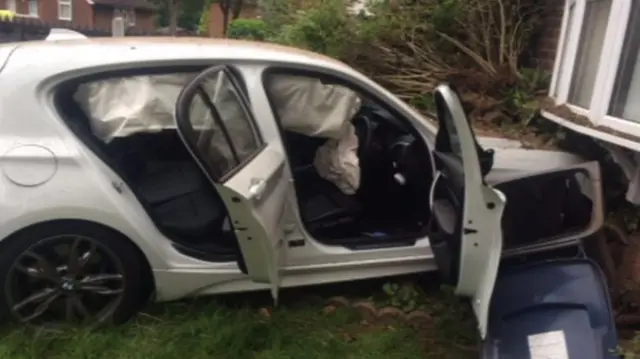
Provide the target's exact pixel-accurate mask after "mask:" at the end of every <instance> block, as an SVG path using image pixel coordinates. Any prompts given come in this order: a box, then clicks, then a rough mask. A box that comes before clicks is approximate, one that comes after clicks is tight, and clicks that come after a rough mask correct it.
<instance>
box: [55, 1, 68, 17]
mask: <svg viewBox="0 0 640 359" xmlns="http://www.w3.org/2000/svg"><path fill="white" fill-rule="evenodd" d="M58 11H59V13H58V17H59V18H60V19H71V5H69V4H65V3H63V2H60V6H59V7H58Z"/></svg>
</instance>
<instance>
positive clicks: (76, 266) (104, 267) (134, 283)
mask: <svg viewBox="0 0 640 359" xmlns="http://www.w3.org/2000/svg"><path fill="white" fill-rule="evenodd" d="M143 273H144V272H143V271H142V267H141V260H140V256H139V254H138V252H137V249H136V248H135V247H134V245H133V244H132V243H131V242H129V240H128V239H127V238H124V237H123V236H122V235H120V234H119V233H117V232H115V231H112V230H109V229H107V228H104V227H101V226H98V225H94V224H90V223H86V222H52V223H44V224H41V225H37V226H35V227H31V228H28V229H26V230H23V231H21V232H19V233H17V234H16V235H14V236H12V237H11V238H8V239H7V242H5V243H0V285H2V287H1V288H2V289H3V291H2V294H1V295H0V312H2V311H4V312H5V313H6V314H9V315H10V316H11V317H13V318H14V319H15V320H16V321H18V322H20V323H24V324H29V325H35V326H44V327H50V326H55V327H58V326H69V325H101V324H109V323H117V322H122V321H125V320H126V319H128V318H129V317H131V316H132V315H133V314H135V312H136V310H137V309H138V308H139V305H140V303H141V300H142V299H143V295H144V293H143V291H142V290H141V288H143V286H142V285H141V284H142V280H144V278H142V275H143Z"/></svg>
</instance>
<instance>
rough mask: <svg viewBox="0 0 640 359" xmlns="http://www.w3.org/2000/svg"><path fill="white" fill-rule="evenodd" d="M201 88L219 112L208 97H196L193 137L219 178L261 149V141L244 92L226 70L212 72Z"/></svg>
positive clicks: (191, 113)
mask: <svg viewBox="0 0 640 359" xmlns="http://www.w3.org/2000/svg"><path fill="white" fill-rule="evenodd" d="M201 87H202V89H203V90H204V92H205V93H206V95H207V97H208V98H209V99H210V100H211V102H212V104H213V106H214V107H215V109H216V111H217V113H215V114H214V113H211V111H209V108H208V107H207V106H206V103H205V102H206V99H204V98H203V97H201V96H200V95H197V96H195V97H194V99H193V100H192V102H191V104H190V110H189V122H190V123H191V126H192V128H193V130H194V133H193V135H192V136H193V137H192V138H191V140H192V141H194V142H195V143H196V144H197V148H198V150H199V151H200V155H201V156H202V159H203V160H204V161H205V162H206V164H205V165H206V166H207V167H208V168H207V169H208V170H209V171H210V172H211V173H212V174H213V175H214V177H216V178H219V177H221V176H224V175H225V174H226V173H228V172H229V171H230V170H232V169H233V168H234V167H235V166H237V165H238V164H240V163H242V162H243V161H244V160H246V159H247V158H248V157H249V156H251V155H253V154H254V153H255V152H256V151H258V150H259V148H260V145H261V141H260V138H259V136H258V134H257V131H256V129H255V128H254V127H253V122H252V119H251V117H250V116H249V114H248V113H247V112H246V111H245V108H244V104H243V101H242V96H241V94H239V93H237V92H236V89H235V87H234V86H233V84H232V83H231V81H230V80H229V78H228V77H227V76H226V74H225V73H224V72H218V73H216V74H212V75H211V76H210V77H209V78H208V79H206V80H205V81H203V82H202V83H201ZM215 115H218V116H219V118H214V116H215Z"/></svg>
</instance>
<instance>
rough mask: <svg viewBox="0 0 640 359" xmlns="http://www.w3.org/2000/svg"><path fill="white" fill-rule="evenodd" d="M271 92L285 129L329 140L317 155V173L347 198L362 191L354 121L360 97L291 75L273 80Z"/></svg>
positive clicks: (350, 92)
mask: <svg viewBox="0 0 640 359" xmlns="http://www.w3.org/2000/svg"><path fill="white" fill-rule="evenodd" d="M268 91H269V94H270V95H271V99H272V101H273V102H274V105H275V108H276V111H277V114H278V117H279V119H280V122H281V125H282V127H284V128H285V129H287V130H289V131H292V132H297V133H301V134H303V135H307V136H312V137H321V138H327V139H328V140H327V142H325V143H324V144H323V145H322V146H320V148H318V151H317V152H316V156H315V159H314V166H315V168H316V171H318V174H319V175H320V177H322V178H324V179H326V180H327V181H330V182H332V183H333V184H335V185H336V186H337V187H338V188H339V189H340V190H341V191H342V192H344V193H345V194H354V193H355V192H356V191H357V190H358V188H359V187H360V162H359V159H358V155H357V151H358V137H357V136H356V133H355V128H354V126H353V124H352V123H351V120H352V119H353V117H354V116H355V115H356V114H357V113H358V111H359V110H360V106H361V104H362V101H361V99H360V97H358V95H357V94H356V93H355V92H354V91H351V90H350V89H348V88H346V87H343V86H339V85H327V84H323V83H322V82H321V81H320V80H318V79H314V78H310V77H303V76H291V75H279V76H274V77H273V78H272V80H271V82H270V86H269V90H268Z"/></svg>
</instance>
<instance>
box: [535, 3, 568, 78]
mask: <svg viewBox="0 0 640 359" xmlns="http://www.w3.org/2000/svg"><path fill="white" fill-rule="evenodd" d="M541 2H543V3H544V12H543V16H542V24H541V26H540V29H541V30H540V32H539V33H538V34H537V36H536V38H535V39H534V41H533V46H534V48H533V49H532V60H533V63H532V64H531V65H533V66H536V67H538V68H540V69H542V70H546V71H552V70H553V63H554V61H555V57H556V50H557V47H558V39H559V38H560V28H561V27H562V15H563V11H564V1H562V0H542V1H541Z"/></svg>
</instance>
